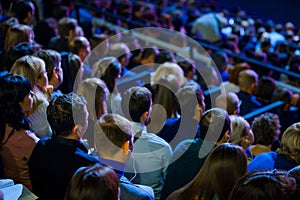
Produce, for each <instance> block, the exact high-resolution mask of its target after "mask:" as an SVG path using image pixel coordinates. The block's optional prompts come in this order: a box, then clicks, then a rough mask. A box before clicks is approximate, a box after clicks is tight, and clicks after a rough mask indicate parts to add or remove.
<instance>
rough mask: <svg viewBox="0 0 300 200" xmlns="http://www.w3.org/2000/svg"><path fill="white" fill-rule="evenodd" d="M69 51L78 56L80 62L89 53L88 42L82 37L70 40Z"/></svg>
mask: <svg viewBox="0 0 300 200" xmlns="http://www.w3.org/2000/svg"><path fill="white" fill-rule="evenodd" d="M69 49H70V51H71V52H72V53H74V54H76V55H78V56H79V57H80V59H81V61H82V62H83V61H84V59H85V58H86V57H87V55H88V54H89V53H90V52H91V46H90V42H89V41H88V39H86V38H85V37H84V36H76V37H73V38H71V39H70V41H69Z"/></svg>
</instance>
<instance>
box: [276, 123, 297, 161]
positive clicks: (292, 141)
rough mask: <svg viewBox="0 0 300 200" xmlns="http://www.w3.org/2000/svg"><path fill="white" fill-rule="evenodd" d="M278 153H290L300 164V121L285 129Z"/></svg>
mask: <svg viewBox="0 0 300 200" xmlns="http://www.w3.org/2000/svg"><path fill="white" fill-rule="evenodd" d="M278 153H279V154H284V155H288V156H290V157H291V158H293V159H294V160H295V161H296V162H297V163H298V164H300V122H297V123H295V124H293V125H291V126H290V127H288V128H287V129H286V130H285V132H284V133H283V135H282V138H281V146H280V149H279V150H278Z"/></svg>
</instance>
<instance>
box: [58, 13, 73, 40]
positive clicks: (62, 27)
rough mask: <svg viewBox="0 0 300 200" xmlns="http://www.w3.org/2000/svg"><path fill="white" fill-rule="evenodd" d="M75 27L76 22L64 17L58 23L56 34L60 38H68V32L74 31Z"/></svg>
mask: <svg viewBox="0 0 300 200" xmlns="http://www.w3.org/2000/svg"><path fill="white" fill-rule="evenodd" d="M76 27H77V20H76V19H73V18H70V17H64V18H62V19H60V20H59V21H58V27H57V28H58V34H59V35H60V36H61V37H67V36H69V31H70V30H74V31H75V29H76Z"/></svg>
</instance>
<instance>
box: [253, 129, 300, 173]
mask: <svg viewBox="0 0 300 200" xmlns="http://www.w3.org/2000/svg"><path fill="white" fill-rule="evenodd" d="M299 164H300V123H295V124H293V125H291V126H290V127H289V128H288V129H286V131H285V132H284V133H283V135H282V138H281V144H280V148H279V149H278V151H277V152H273V151H271V152H268V153H262V154H259V155H258V156H256V157H255V158H254V159H253V160H252V162H251V163H249V165H248V171H249V172H251V171H254V170H265V169H268V170H271V169H280V170H290V169H292V168H294V167H296V166H297V165H299Z"/></svg>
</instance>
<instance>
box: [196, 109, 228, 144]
mask: <svg viewBox="0 0 300 200" xmlns="http://www.w3.org/2000/svg"><path fill="white" fill-rule="evenodd" d="M220 127H222V129H220ZM216 130H220V131H221V133H220V136H219V137H218V139H217V141H216V143H217V144H221V143H224V142H227V141H228V139H229V138H230V134H231V122H230V118H229V115H228V113H227V112H226V110H224V109H222V108H212V109H209V110H207V111H206V112H205V113H204V114H203V116H202V118H201V120H200V138H202V139H204V138H206V136H207V138H206V139H208V140H209V139H211V138H212V136H213V135H216V134H218V133H217V132H215V131H216Z"/></svg>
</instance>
